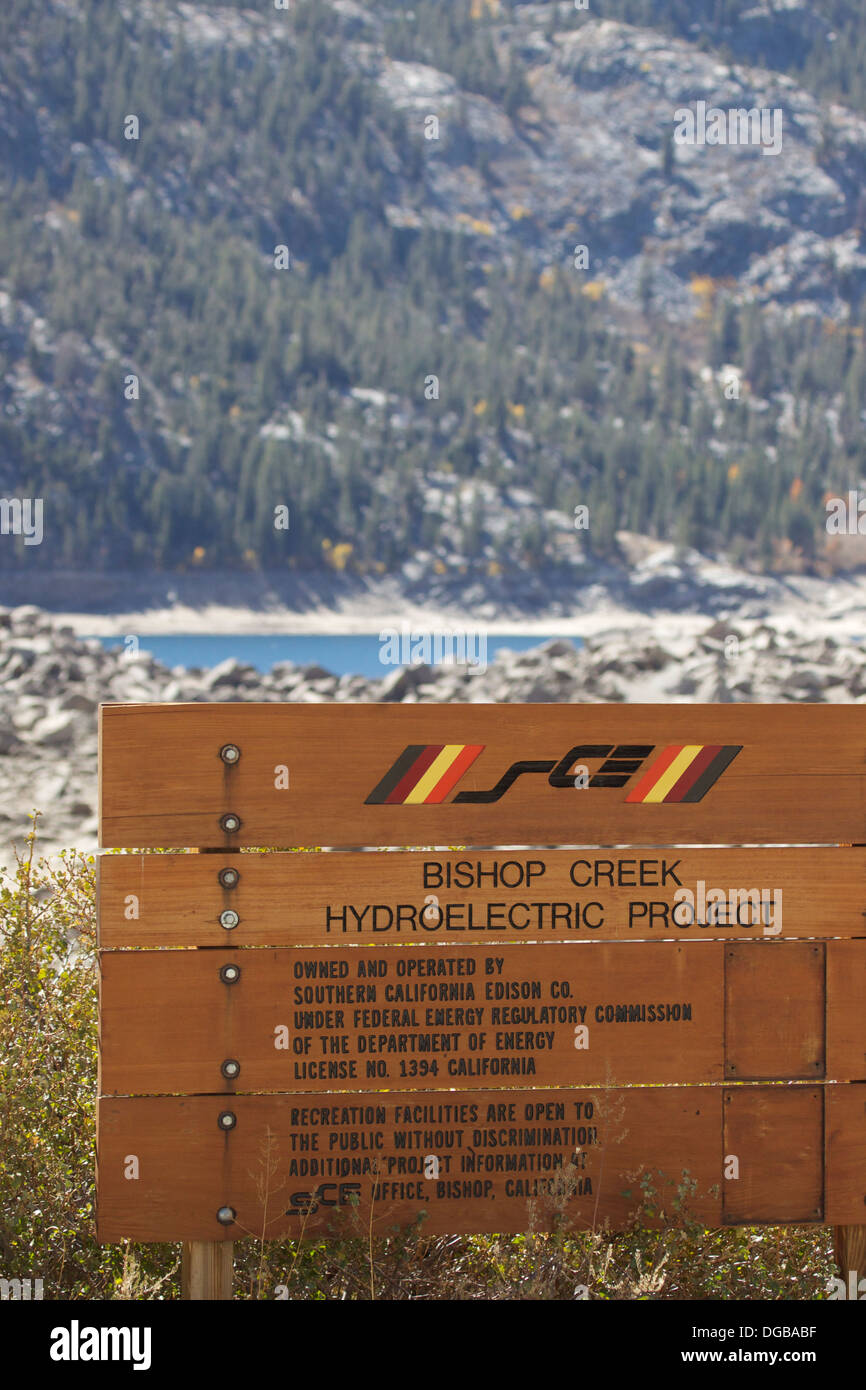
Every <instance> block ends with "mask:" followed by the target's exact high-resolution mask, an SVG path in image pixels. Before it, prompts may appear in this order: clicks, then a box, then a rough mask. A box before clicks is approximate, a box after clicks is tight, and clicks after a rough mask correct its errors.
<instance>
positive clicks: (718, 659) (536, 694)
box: [0, 607, 866, 869]
mask: <svg viewBox="0 0 866 1390" xmlns="http://www.w3.org/2000/svg"><path fill="white" fill-rule="evenodd" d="M384 669H385V668H383V670H384ZM213 700H229V701H231V700H241V701H250V700H267V701H282V702H316V703H328V702H333V703H335V704H340V703H343V702H345V701H381V702H387V703H393V702H395V701H402V702H404V703H417V702H424V701H436V702H440V701H441V702H444V701H458V702H462V701H471V702H475V703H477V702H494V703H506V702H520V703H525V702H535V701H538V702H549V701H558V702H562V703H575V704H580V703H586V702H594V701H600V702H620V701H633V702H642V701H643V702H655V701H666V702H675V701H683V702H714V701H721V702H728V701H731V702H733V701H746V702H769V701H784V700H792V701H809V702H811V701H818V702H821V701H838V702H858V703H862V702H864V701H866V648H864V647H863V646H862V645H860V644H859V643H857V642H854V641H849V640H847V639H844V638H836V637H831V636H828V635H822V634H817V635H816V634H815V633H810V632H808V631H803V630H799V631H797V630H795V629H794V626H793V624H792V626H791V628H790V630H787V631H785V630H782V629H780V628H779V627H778V626H774V625H770V624H769V623H768V622H766V621H765V620H764V619H757V620H755V619H745V618H738V619H737V620H736V622H735V623H732V622H729V621H727V620H724V619H719V620H716V621H715V622H712V623H708V624H707V625H706V627H705V629H704V630H703V631H702V632H700V633H699V635H697V636H696V637H695V636H687V635H681V636H676V637H672V636H665V637H664V638H662V639H661V640H660V639H659V637H658V636H656V635H654V634H653V632H652V631H651V630H647V631H640V632H636V631H628V630H624V629H620V630H617V631H612V632H609V633H605V634H602V635H597V636H593V637H589V638H588V639H587V640H586V642H585V643H584V644H583V646H582V647H580V648H578V647H576V646H574V645H573V644H572V643H571V642H568V641H561V640H560V641H552V642H547V643H546V644H544V645H541V646H539V647H536V648H534V649H532V650H530V651H521V652H509V651H506V650H501V651H499V652H498V653H497V656H496V658H495V660H493V661H491V662H490V664H489V665H488V666H487V667H486V668H480V667H479V668H478V669H472V668H469V667H462V666H456V665H441V666H436V667H430V666H418V667H412V668H409V669H405V670H395V669H394V668H388V669H387V672H386V674H384V675H383V677H382V678H381V679H380V680H366V679H365V678H364V677H361V676H353V675H344V676H341V677H337V676H334V675H331V674H329V673H327V672H324V671H323V668H322V667H320V666H309V667H306V668H305V667H300V666H294V665H292V664H291V663H290V662H285V661H284V662H280V663H279V664H278V665H276V666H274V667H273V669H272V670H271V671H269V672H267V673H264V674H263V673H260V672H258V671H256V670H255V669H254V668H253V667H251V666H249V665H244V664H243V663H241V662H238V661H236V660H234V659H229V660H227V661H224V662H222V663H220V665H219V666H217V667H214V668H213V669H212V670H210V671H201V670H184V669H182V668H180V667H177V668H175V669H174V670H169V669H168V668H167V667H166V666H163V665H162V664H161V663H159V662H157V661H154V660H153V659H152V658H151V657H149V656H148V655H147V653H146V652H139V653H138V654H137V655H135V656H129V655H128V654H127V653H126V652H125V650H124V649H122V648H117V649H114V650H111V651H107V650H105V649H104V648H103V647H102V645H101V644H100V643H99V642H97V641H95V640H93V639H81V638H77V637H76V636H75V635H74V634H73V633H72V631H71V630H70V629H69V628H68V627H64V626H63V625H62V624H61V623H58V622H57V621H56V620H55V619H53V618H51V617H50V616H49V615H47V614H44V613H41V612H40V611H39V610H38V609H35V608H32V607H26V608H17V609H7V610H0V776H2V783H3V788H4V797H3V802H2V806H0V844H2V850H3V852H2V853H0V868H3V867H5V868H7V869H8V867H9V865H10V864H11V863H12V862H13V845H17V847H18V848H19V850H20V849H21V848H23V844H24V837H25V835H26V834H27V831H28V829H29V823H28V819H27V818H28V814H29V813H30V812H31V811H32V810H34V809H36V810H39V811H40V812H41V820H40V844H41V847H42V849H43V851H44V852H48V853H54V852H56V851H57V850H58V849H60V848H62V847H75V848H78V849H81V850H86V851H88V852H90V851H92V850H93V849H95V847H96V834H97V822H96V805H97V799H96V753H97V747H96V733H97V731H96V709H97V705H98V703H99V702H101V701H135V702H139V701H213Z"/></svg>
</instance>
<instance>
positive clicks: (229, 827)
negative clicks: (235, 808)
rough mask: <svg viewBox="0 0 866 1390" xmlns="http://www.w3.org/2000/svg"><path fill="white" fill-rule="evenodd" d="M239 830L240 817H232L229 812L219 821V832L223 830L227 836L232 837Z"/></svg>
mask: <svg viewBox="0 0 866 1390" xmlns="http://www.w3.org/2000/svg"><path fill="white" fill-rule="evenodd" d="M240 828H241V818H240V816H236V815H234V814H233V813H232V812H231V811H229V813H228V815H225V816H223V817H222V819H221V820H220V830H224V831H225V832H226V834H227V835H234V833H235V831H237V830H240Z"/></svg>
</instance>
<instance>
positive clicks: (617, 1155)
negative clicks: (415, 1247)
mask: <svg viewBox="0 0 866 1390" xmlns="http://www.w3.org/2000/svg"><path fill="white" fill-rule="evenodd" d="M855 1091H857V1092H860V1094H859V1095H856V1096H855V1094H854V1093H855ZM726 1096H732V1097H733V1099H732V1100H730V1101H726V1099H725V1098H726ZM822 1098H825V1100H826V1104H827V1107H828V1110H829V1111H830V1113H831V1114H832V1115H833V1116H834V1118H833V1119H832V1120H831V1121H830V1123H829V1125H828V1128H829V1129H831V1130H834V1132H835V1131H838V1136H837V1139H836V1141H835V1142H831V1145H830V1148H829V1155H830V1156H829V1159H828V1180H827V1194H828V1195H827V1201H826V1219H827V1220H828V1221H836V1222H840V1223H847V1222H855V1221H857V1220H858V1219H859V1218H860V1215H861V1214H862V1209H863V1196H864V1194H863V1188H864V1182H863V1172H864V1157H866V1125H864V1122H863V1113H864V1112H863V1107H864V1105H866V1087H853V1086H838V1087H833V1086H823V1087H821V1086H817V1087H797V1086H793V1087H788V1086H774V1087H751V1086H742V1087H739V1086H738V1087H730V1088H725V1087H723V1086H685V1087H642V1088H637V1089H628V1088H626V1089H622V1090H618V1091H607V1092H604V1091H595V1092H592V1091H586V1090H584V1091H556V1092H545V1091H541V1090H538V1091H523V1092H519V1091H512V1092H508V1093H503V1092H501V1091H484V1092H471V1093H467V1094H463V1095H461V1094H456V1093H450V1094H448V1093H442V1092H439V1093H435V1092H418V1091H416V1092H411V1093H409V1092H402V1093H401V1092H388V1093H383V1094H380V1095H378V1096H370V1097H364V1098H359V1097H357V1096H352V1095H333V1094H332V1095H329V1096H327V1097H318V1098H310V1097H307V1096H236V1097H234V1098H232V1099H231V1101H225V1100H222V1099H220V1098H218V1097H211V1096H196V1097H191V1098H181V1097H162V1098H158V1099H154V1098H150V1099H145V1098H135V1099H103V1100H101V1101H100V1102H99V1107H98V1183H97V1233H98V1239H99V1240H100V1241H101V1242H103V1243H105V1242H109V1241H119V1240H122V1239H124V1238H127V1237H128V1238H129V1239H132V1240H141V1241H154V1240H220V1239H223V1240H236V1239H240V1238H242V1237H244V1236H254V1237H257V1238H261V1236H262V1235H263V1234H264V1235H265V1236H266V1237H269V1238H272V1237H278V1236H293V1237H300V1236H304V1237H309V1236H319V1235H322V1234H324V1233H331V1234H340V1233H346V1232H347V1231H348V1232H351V1233H355V1232H358V1233H363V1234H365V1235H366V1233H367V1231H368V1230H369V1229H370V1218H371V1215H372V1231H373V1233H374V1235H381V1234H385V1233H387V1232H388V1231H389V1230H390V1229H392V1228H393V1227H394V1226H395V1225H403V1224H409V1223H411V1222H413V1221H414V1220H416V1219H417V1218H418V1216H419V1214H423V1227H422V1229H423V1231H424V1232H428V1233H430V1234H442V1233H446V1232H448V1233H460V1232H484V1231H488V1232H491V1231H496V1232H503V1233H507V1232H512V1231H530V1230H549V1229H552V1228H553V1227H554V1225H555V1224H556V1222H557V1221H559V1222H561V1223H562V1225H564V1226H565V1227H566V1228H567V1229H574V1230H585V1229H593V1228H595V1229H599V1228H601V1227H602V1226H603V1225H605V1224H606V1223H607V1224H608V1225H609V1226H610V1227H611V1228H612V1229H622V1228H623V1226H625V1225H626V1223H627V1222H628V1221H629V1220H631V1219H634V1218H635V1215H636V1213H638V1211H640V1212H641V1215H640V1221H641V1224H644V1225H652V1224H662V1225H664V1224H671V1223H672V1221H674V1220H678V1219H679V1216H675V1214H674V1213H675V1208H674V1200H675V1199H676V1198H677V1197H678V1196H679V1197H682V1196H685V1214H687V1215H689V1216H692V1217H694V1218H695V1219H696V1220H698V1221H701V1222H703V1223H705V1224H706V1225H707V1226H711V1227H712V1226H721V1225H723V1224H725V1225H737V1224H746V1225H751V1224H759V1223H762V1222H773V1223H779V1224H791V1223H797V1222H803V1223H805V1224H810V1223H814V1222H817V1221H820V1220H821V1219H822V1217H821V1216H820V1215H819V1216H815V1215H814V1213H815V1212H816V1211H820V1209H821V1207H822V1205H824V1204H823V1202H822V1194H821V1181H820V1174H821V1167H822V1140H821V1129H822V1119H821V1099H822ZM588 1106H592V1107H593V1108H592V1112H591V1113H590V1111H589V1108H588ZM229 1107H230V1111H229ZM489 1107H490V1108H489ZM578 1107H579V1108H578ZM723 1108H727V1109H729V1110H730V1111H731V1116H730V1118H729V1119H728V1121H727V1125H726V1126H725V1122H724V1121H723V1115H722V1111H723ZM855 1111H856V1117H855V1115H854V1112H855ZM226 1112H229V1113H231V1114H232V1115H233V1116H234V1117H235V1120H236V1124H235V1127H234V1128H233V1129H232V1130H230V1131H225V1130H223V1129H221V1128H220V1124H219V1116H220V1114H224V1113H226ZM849 1112H850V1113H849ZM855 1118H856V1124H857V1130H856V1135H855V1136H854V1138H853V1141H852V1123H851V1122H852V1119H855ZM725 1130H726V1132H725ZM398 1134H399V1135H400V1141H401V1142H400V1143H399V1145H398V1142H397V1139H396V1136H397V1135H398ZM732 1146H736V1149H738V1150H739V1156H740V1159H741V1176H740V1178H739V1179H737V1180H725V1178H724V1176H723V1174H724V1168H725V1155H726V1154H730V1153H731V1152H733V1151H734V1150H733V1148H732ZM430 1155H432V1156H434V1157H436V1158H437V1159H438V1162H439V1177H438V1178H432V1177H429V1178H425V1177H424V1162H425V1159H427V1158H428V1156H430ZM573 1155H576V1164H575V1166H574V1167H569V1164H570V1163H571V1160H572V1157H573ZM131 1159H134V1160H135V1161H136V1164H137V1167H136V1168H133V1167H132V1165H131V1163H130V1160H131ZM377 1163H378V1168H379V1171H378V1175H377V1173H376V1171H375V1165H376V1164H377ZM130 1172H134V1173H135V1174H136V1176H133V1177H131V1178H130V1177H128V1176H126V1174H128V1173H130ZM816 1173H817V1175H818V1178H817V1186H816ZM642 1179H643V1182H642ZM341 1182H342V1183H343V1184H345V1186H344V1187H343V1188H342V1190H341V1188H340V1183H341ZM328 1184H331V1186H328ZM377 1184H378V1186H377ZM385 1184H389V1186H387V1187H386V1186H385ZM399 1184H403V1185H404V1186H403V1187H402V1188H401V1187H400V1186H399ZM438 1184H442V1186H441V1187H440V1186H439V1185H438ZM462 1184H469V1185H470V1186H469V1187H468V1188H464V1187H463V1186H462ZM476 1184H477V1186H476ZM518 1184H522V1186H518ZM536 1184H537V1186H536ZM643 1184H646V1185H647V1186H648V1187H649V1188H650V1189H651V1190H652V1191H654V1195H649V1194H647V1195H645V1193H644V1185H643ZM449 1185H450V1186H449ZM317 1189H318V1191H317ZM590 1189H591V1190H590ZM374 1190H375V1191H377V1193H378V1196H377V1198H376V1200H375V1201H374V1200H373V1194H374ZM722 1193H723V1194H724V1197H723V1196H722ZM311 1194H316V1196H315V1197H311ZM353 1194H354V1195H355V1196H356V1197H357V1199H358V1206H357V1208H354V1207H353V1205H352V1198H353ZM341 1196H342V1205H343V1211H342V1212H340V1211H338V1210H337V1209H335V1208H334V1207H332V1206H329V1205H326V1204H327V1203H330V1202H334V1201H338V1200H339V1199H340V1197H341ZM314 1200H315V1201H316V1204H317V1205H316V1210H314V1211H313V1210H310V1208H311V1206H312V1203H313V1201H314ZM723 1200H724V1212H723V1210H722V1203H723ZM226 1206H228V1207H231V1208H232V1209H233V1211H234V1213H235V1220H234V1221H233V1223H232V1224H230V1225H228V1226H222V1225H221V1224H220V1223H219V1222H218V1221H217V1218H216V1213H217V1211H218V1210H219V1209H220V1208H221V1207H226ZM371 1209H372V1210H371ZM650 1212H652V1213H653V1214H652V1215H650Z"/></svg>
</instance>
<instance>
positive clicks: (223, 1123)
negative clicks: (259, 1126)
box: [217, 1110, 238, 1129]
mask: <svg viewBox="0 0 866 1390" xmlns="http://www.w3.org/2000/svg"><path fill="white" fill-rule="evenodd" d="M237 1122H238V1117H237V1115H236V1114H235V1113H234V1111H233V1110H222V1111H220V1114H219V1117H218V1119H217V1124H218V1125H219V1127H220V1129H234V1127H235V1125H236V1124H237Z"/></svg>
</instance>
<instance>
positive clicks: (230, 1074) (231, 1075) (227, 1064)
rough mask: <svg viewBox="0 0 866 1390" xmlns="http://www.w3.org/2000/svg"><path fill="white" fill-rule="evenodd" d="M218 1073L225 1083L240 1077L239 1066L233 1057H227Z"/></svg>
mask: <svg viewBox="0 0 866 1390" xmlns="http://www.w3.org/2000/svg"><path fill="white" fill-rule="evenodd" d="M220 1071H221V1072H222V1074H223V1076H224V1077H225V1079H226V1081H234V1079H235V1077H236V1076H240V1071H241V1064H240V1062H236V1061H235V1059H234V1057H227V1058H226V1060H225V1061H224V1062H223V1064H222V1066H221V1067H220Z"/></svg>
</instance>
